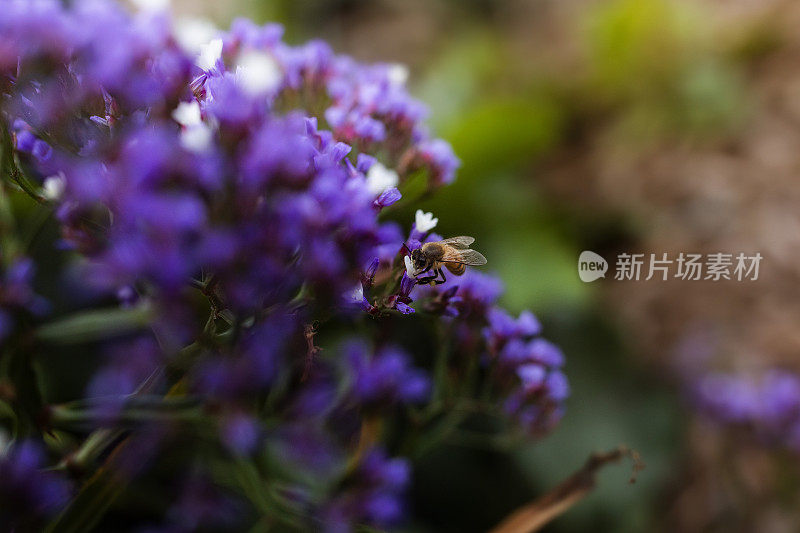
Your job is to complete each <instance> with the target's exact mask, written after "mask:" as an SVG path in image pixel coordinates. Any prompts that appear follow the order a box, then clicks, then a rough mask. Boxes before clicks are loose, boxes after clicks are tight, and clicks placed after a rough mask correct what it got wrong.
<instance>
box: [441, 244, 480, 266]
mask: <svg viewBox="0 0 800 533" xmlns="http://www.w3.org/2000/svg"><path fill="white" fill-rule="evenodd" d="M442 262H443V263H463V264H465V265H485V264H486V258H485V257H483V254H482V253H480V252H476V251H475V250H458V249H455V248H450V249H449V250H448V251H447V252H445V254H444V257H442Z"/></svg>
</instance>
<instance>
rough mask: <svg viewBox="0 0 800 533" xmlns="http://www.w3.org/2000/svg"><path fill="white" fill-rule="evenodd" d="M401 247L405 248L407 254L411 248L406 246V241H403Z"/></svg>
mask: <svg viewBox="0 0 800 533" xmlns="http://www.w3.org/2000/svg"><path fill="white" fill-rule="evenodd" d="M403 248H405V249H406V250H407V251H408V253H409V254H410V253H411V248H409V247H408V245H407V244H406V241H403Z"/></svg>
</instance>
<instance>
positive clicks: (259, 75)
mask: <svg viewBox="0 0 800 533" xmlns="http://www.w3.org/2000/svg"><path fill="white" fill-rule="evenodd" d="M237 63H238V64H237V67H236V81H237V82H238V83H239V84H240V85H241V87H242V88H243V89H244V90H245V92H246V93H248V94H249V95H250V96H258V95H261V94H264V93H267V92H273V91H275V90H276V89H277V88H278V87H280V85H281V83H282V82H283V71H282V70H281V68H280V65H278V62H277V61H275V59H274V58H273V57H272V56H271V55H270V54H267V53H265V52H256V51H250V52H245V53H243V54H242V55H240V56H239V61H238V62H237Z"/></svg>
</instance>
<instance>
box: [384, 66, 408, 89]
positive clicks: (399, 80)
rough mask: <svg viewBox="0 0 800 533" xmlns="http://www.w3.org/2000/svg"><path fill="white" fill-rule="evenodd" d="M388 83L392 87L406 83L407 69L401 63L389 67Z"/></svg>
mask: <svg viewBox="0 0 800 533" xmlns="http://www.w3.org/2000/svg"><path fill="white" fill-rule="evenodd" d="M388 75H389V83H391V84H392V85H405V84H406V81H408V67H407V66H405V65H403V64H402V63H393V64H391V65H389V71H388Z"/></svg>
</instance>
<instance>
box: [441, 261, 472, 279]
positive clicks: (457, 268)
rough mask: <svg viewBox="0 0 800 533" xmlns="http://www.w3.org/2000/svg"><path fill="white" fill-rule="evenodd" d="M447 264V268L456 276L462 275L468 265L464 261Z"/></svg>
mask: <svg viewBox="0 0 800 533" xmlns="http://www.w3.org/2000/svg"><path fill="white" fill-rule="evenodd" d="M445 266H446V267H447V270H449V271H450V272H452V273H453V274H455V275H456V276H460V275H461V274H463V273H464V272H465V271H466V270H467V265H465V264H464V263H446V264H445Z"/></svg>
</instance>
